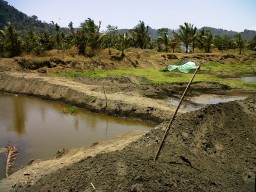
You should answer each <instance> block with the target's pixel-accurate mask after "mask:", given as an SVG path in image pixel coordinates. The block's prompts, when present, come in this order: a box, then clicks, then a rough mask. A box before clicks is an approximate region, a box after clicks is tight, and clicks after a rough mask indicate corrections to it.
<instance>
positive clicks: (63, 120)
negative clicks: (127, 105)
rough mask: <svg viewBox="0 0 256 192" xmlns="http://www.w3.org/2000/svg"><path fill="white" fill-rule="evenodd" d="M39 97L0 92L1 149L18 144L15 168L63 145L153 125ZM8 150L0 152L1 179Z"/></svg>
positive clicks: (86, 142)
mask: <svg viewBox="0 0 256 192" xmlns="http://www.w3.org/2000/svg"><path fill="white" fill-rule="evenodd" d="M69 107H70V106H68V105H65V104H62V103H59V102H52V101H46V100H43V99H39V98H34V97H28V96H20V95H4V94H0V131H1V134H0V148H1V147H5V146H6V145H7V144H11V145H15V146H16V147H17V148H18V150H19V154H18V157H17V160H16V161H15V166H14V170H17V169H18V168H20V167H21V166H24V165H26V164H27V163H28V162H29V161H30V160H31V159H49V158H51V157H53V156H54V154H56V152H57V151H58V150H61V149H63V148H65V149H71V148H76V147H82V146H89V145H91V144H92V143H94V142H97V141H101V140H108V139H111V138H114V137H116V136H117V135H120V134H123V133H125V132H129V131H133V130H142V131H149V130H150V129H151V128H152V127H154V125H153V124H149V123H145V122H142V121H138V120H128V119H123V118H115V117H110V116H106V115H100V114H95V113H91V112H88V111H86V110H84V109H78V111H77V113H75V114H73V115H71V114H66V113H64V112H63V110H64V109H66V108H69ZM5 161H6V156H5V153H4V152H3V150H2V152H1V153H0V179H2V178H3V177H4V175H5Z"/></svg>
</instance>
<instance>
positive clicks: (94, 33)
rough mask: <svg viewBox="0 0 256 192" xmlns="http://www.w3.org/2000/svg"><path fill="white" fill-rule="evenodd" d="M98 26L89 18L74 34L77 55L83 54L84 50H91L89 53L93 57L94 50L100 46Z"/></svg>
mask: <svg viewBox="0 0 256 192" xmlns="http://www.w3.org/2000/svg"><path fill="white" fill-rule="evenodd" d="M100 26H101V22H99V25H96V24H95V23H94V21H93V20H92V19H90V18H88V19H87V20H85V22H84V23H82V24H81V30H80V31H77V33H76V46H77V47H78V50H79V54H85V48H86V47H88V48H91V51H92V52H91V53H89V55H93V54H94V51H95V49H96V48H98V47H99V46H100Z"/></svg>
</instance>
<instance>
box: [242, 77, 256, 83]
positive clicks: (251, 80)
mask: <svg viewBox="0 0 256 192" xmlns="http://www.w3.org/2000/svg"><path fill="white" fill-rule="evenodd" d="M240 80H241V81H243V82H251V83H253V82H254V83H255V82H256V77H241V78H240Z"/></svg>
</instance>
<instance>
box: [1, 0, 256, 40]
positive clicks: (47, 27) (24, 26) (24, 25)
mask: <svg viewBox="0 0 256 192" xmlns="http://www.w3.org/2000/svg"><path fill="white" fill-rule="evenodd" d="M85 19H86V18H85ZM8 22H11V23H12V24H13V25H14V26H15V28H16V29H17V30H18V31H22V32H26V31H30V30H32V31H35V32H43V31H48V32H50V33H51V32H53V31H54V26H53V25H51V24H48V23H44V22H42V21H40V20H38V18H37V16H35V15H34V16H31V17H29V16H27V15H26V14H24V13H22V12H20V11H18V10H17V9H15V8H14V7H13V6H11V5H8V2H6V1H4V0H0V30H1V29H3V28H4V26H6V25H7V23H8ZM103 22H104V21H103ZM110 24H111V23H110ZM182 24H183V23H181V25H182ZM163 27H168V26H163ZM203 28H205V29H209V30H210V31H211V32H212V34H213V35H214V36H216V35H219V36H227V37H230V38H233V37H234V35H235V34H237V33H238V32H235V31H227V30H224V29H216V28H213V27H203ZM199 30H200V29H199ZM64 31H65V30H64ZM119 31H120V33H124V32H126V31H129V30H125V29H124V30H122V29H120V30H119ZM175 31H177V29H176V30H175ZM149 33H150V36H151V37H152V38H153V39H157V37H159V33H158V30H157V29H153V28H151V27H149ZM172 33H173V30H171V29H169V35H170V36H172ZM241 35H242V37H243V38H244V39H246V40H251V39H253V38H254V37H255V36H256V31H252V30H244V31H243V32H242V33H241Z"/></svg>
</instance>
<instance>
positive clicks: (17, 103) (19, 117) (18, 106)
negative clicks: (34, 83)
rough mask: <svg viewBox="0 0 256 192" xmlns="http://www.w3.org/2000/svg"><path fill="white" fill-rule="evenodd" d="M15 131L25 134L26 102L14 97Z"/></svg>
mask: <svg viewBox="0 0 256 192" xmlns="http://www.w3.org/2000/svg"><path fill="white" fill-rule="evenodd" d="M13 103H14V115H15V117H14V129H15V131H16V132H17V133H19V134H20V135H21V134H23V133H25V132H26V131H25V120H26V116H25V111H24V100H21V99H20V98H16V97H14V100H13Z"/></svg>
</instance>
